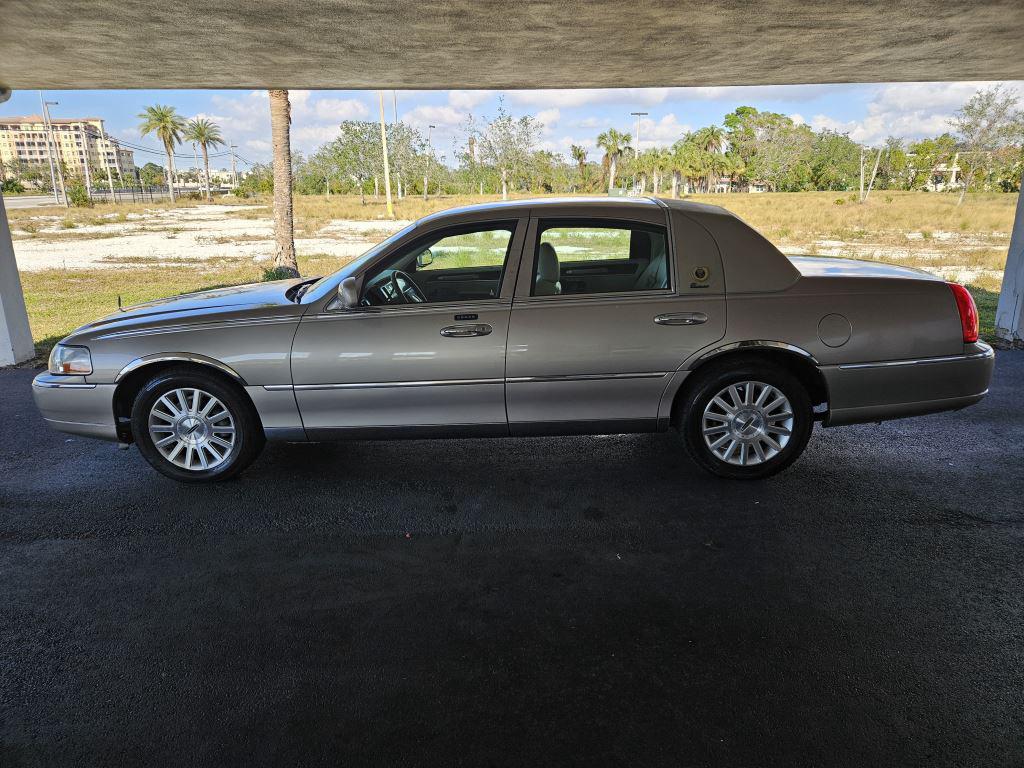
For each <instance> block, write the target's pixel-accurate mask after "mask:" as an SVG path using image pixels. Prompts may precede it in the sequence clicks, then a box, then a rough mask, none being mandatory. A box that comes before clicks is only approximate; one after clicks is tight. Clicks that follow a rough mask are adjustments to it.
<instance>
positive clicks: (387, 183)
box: [377, 91, 395, 219]
mask: <svg viewBox="0 0 1024 768" xmlns="http://www.w3.org/2000/svg"><path fill="white" fill-rule="evenodd" d="M377 96H378V98H379V100H380V145H381V150H382V152H383V155H384V195H385V197H386V198H387V211H388V218H389V219H393V218H395V208H394V206H393V205H392V204H391V167H390V165H389V164H388V130H387V128H386V127H385V125H384V91H377Z"/></svg>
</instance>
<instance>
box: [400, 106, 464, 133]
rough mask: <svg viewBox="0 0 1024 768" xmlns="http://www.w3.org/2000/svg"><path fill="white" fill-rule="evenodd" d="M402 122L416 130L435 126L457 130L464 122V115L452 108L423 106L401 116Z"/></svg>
mask: <svg viewBox="0 0 1024 768" xmlns="http://www.w3.org/2000/svg"><path fill="white" fill-rule="evenodd" d="M402 120H403V121H404V122H407V123H409V124H411V125H413V126H415V127H417V128H426V127H427V126H428V125H435V126H437V127H439V128H441V127H444V128H457V127H459V126H460V125H462V123H463V122H465V120H466V113H465V112H462V111H460V110H458V109H455V108H454V107H449V106H436V105H432V104H423V105H421V106H418V107H416V108H415V109H411V110H409V111H408V112H406V113H405V114H404V115H402Z"/></svg>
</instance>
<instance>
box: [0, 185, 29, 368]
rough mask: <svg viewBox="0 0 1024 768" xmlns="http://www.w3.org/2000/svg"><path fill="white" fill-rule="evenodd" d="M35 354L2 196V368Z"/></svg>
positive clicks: (0, 359)
mask: <svg viewBox="0 0 1024 768" xmlns="http://www.w3.org/2000/svg"><path fill="white" fill-rule="evenodd" d="M35 353H36V350H35V345H34V344H33V343H32V331H30V330H29V327H28V313H27V312H26V311H25V296H24V295H23V294H22V292H21V278H20V277H18V264H17V262H16V261H15V260H14V244H13V243H12V242H11V229H10V227H9V226H8V224H7V211H6V210H5V208H4V196H3V194H2V193H0V365H14V363H21V362H24V361H25V360H29V359H31V358H32V357H33V356H34V355H35Z"/></svg>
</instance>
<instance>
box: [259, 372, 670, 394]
mask: <svg viewBox="0 0 1024 768" xmlns="http://www.w3.org/2000/svg"><path fill="white" fill-rule="evenodd" d="M668 375H669V373H667V372H664V371H661V372H655V371H651V372H645V373H590V374H581V375H573V376H515V377H510V378H507V379H436V380H432V381H362V382H355V383H344V384H265V385H264V386H263V389H265V390H266V391H268V392H285V391H291V390H294V391H297V392H310V391H314V390H323V389H392V388H394V389H400V388H404V387H449V386H467V385H473V384H506V383H508V384H523V383H528V382H546V381H605V380H610V379H661V378H664V377H665V376H668Z"/></svg>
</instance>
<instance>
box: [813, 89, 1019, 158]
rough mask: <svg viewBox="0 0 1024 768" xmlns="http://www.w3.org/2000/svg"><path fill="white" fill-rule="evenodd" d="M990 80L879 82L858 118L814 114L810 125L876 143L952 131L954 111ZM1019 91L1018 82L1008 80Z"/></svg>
mask: <svg viewBox="0 0 1024 768" xmlns="http://www.w3.org/2000/svg"><path fill="white" fill-rule="evenodd" d="M991 85H992V83H984V82H970V83H892V84H888V85H881V86H878V87H877V88H876V90H875V91H874V96H873V97H872V99H871V101H870V102H868V105H867V114H866V115H865V116H864V117H863V118H862V119H860V120H848V121H840V120H836V119H834V118H832V117H830V116H828V115H823V114H820V115H815V116H814V117H813V118H812V119H811V121H810V124H811V127H812V128H814V129H815V130H821V129H823V128H828V129H830V130H833V131H839V132H840V133H847V134H849V135H850V138H851V139H853V140H854V141H857V142H861V143H863V144H870V145H875V146H877V145H879V144H881V143H882V142H884V141H885V139H886V138H887V137H889V136H898V137H900V138H903V139H908V140H913V139H920V138H923V137H925V136H935V135H937V134H940V133H944V132H946V131H951V130H952V129H951V127H950V124H949V121H950V119H951V118H952V117H953V114H954V113H955V112H956V110H958V109H959V108H960V107H961V106H963V104H964V102H966V101H967V100H968V99H970V98H971V96H973V95H974V94H975V92H976V91H977V90H978V89H979V88H986V87H989V86H991ZM1007 85H1008V86H1009V87H1011V88H1015V89H1016V90H1017V91H1018V94H1019V93H1020V92H1021V85H1022V83H1020V82H1011V83H1007Z"/></svg>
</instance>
